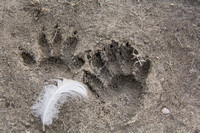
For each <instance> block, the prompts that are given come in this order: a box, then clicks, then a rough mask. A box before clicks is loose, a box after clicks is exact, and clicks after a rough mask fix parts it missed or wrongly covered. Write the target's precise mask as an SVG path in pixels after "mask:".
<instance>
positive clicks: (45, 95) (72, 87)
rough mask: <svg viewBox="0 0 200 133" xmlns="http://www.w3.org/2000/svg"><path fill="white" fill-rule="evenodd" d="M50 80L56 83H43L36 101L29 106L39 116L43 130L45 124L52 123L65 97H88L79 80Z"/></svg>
mask: <svg viewBox="0 0 200 133" xmlns="http://www.w3.org/2000/svg"><path fill="white" fill-rule="evenodd" d="M51 81H55V82H56V83H57V85H54V84H48V85H45V86H44V91H43V92H41V93H40V95H39V97H38V99H37V101H36V102H35V104H34V105H33V106H32V107H31V109H32V112H33V114H34V115H35V116H36V117H40V118H41V121H42V124H43V131H45V125H46V126H49V125H51V124H52V120H53V118H55V117H57V115H58V113H59V109H60V107H61V106H62V104H63V103H64V102H65V101H66V100H67V98H76V97H79V98H87V97H88V94H87V89H86V87H85V86H84V85H83V84H82V83H80V82H77V81H74V80H69V79H65V78H62V79H53V80H51Z"/></svg>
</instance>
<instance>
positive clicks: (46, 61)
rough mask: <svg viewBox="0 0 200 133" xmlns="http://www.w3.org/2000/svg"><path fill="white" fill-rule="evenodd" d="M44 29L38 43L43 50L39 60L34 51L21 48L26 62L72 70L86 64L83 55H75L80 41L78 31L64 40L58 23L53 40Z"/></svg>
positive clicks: (27, 63)
mask: <svg viewBox="0 0 200 133" xmlns="http://www.w3.org/2000/svg"><path fill="white" fill-rule="evenodd" d="M44 29H45V28H43V30H42V32H41V33H40V34H39V38H38V45H39V48H40V50H41V52H40V59H39V60H38V61H36V59H35V56H34V54H32V52H27V51H26V50H24V49H23V50H22V48H21V47H20V48H19V49H20V51H21V57H22V59H23V62H24V64H25V65H29V66H31V65H33V64H35V63H37V64H38V66H40V67H42V68H43V67H44V68H50V67H56V69H60V68H63V67H66V69H70V70H78V69H80V68H81V67H82V66H83V65H84V63H85V60H84V59H83V57H81V55H74V53H75V50H76V45H77V43H78V37H77V36H76V34H77V31H75V32H74V34H73V35H72V36H70V37H68V38H67V39H66V40H63V36H62V33H61V31H60V28H59V26H58V25H56V26H55V27H54V29H55V30H54V32H53V33H52V37H51V40H47V35H46V34H45V31H44Z"/></svg>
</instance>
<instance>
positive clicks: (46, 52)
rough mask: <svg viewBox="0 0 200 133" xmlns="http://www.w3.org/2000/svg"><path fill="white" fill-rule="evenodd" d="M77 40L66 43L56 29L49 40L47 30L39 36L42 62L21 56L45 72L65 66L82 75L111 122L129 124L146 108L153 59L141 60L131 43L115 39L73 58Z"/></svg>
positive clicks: (30, 54) (72, 37)
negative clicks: (146, 94) (119, 119)
mask: <svg viewBox="0 0 200 133" xmlns="http://www.w3.org/2000/svg"><path fill="white" fill-rule="evenodd" d="M76 34H77V33H76ZM78 40H79V39H78V37H77V36H76V35H72V36H70V37H68V38H67V39H66V40H63V36H62V34H61V31H60V29H59V28H58V26H55V31H54V32H53V34H52V40H51V41H49V40H47V36H46V34H45V32H44V31H42V32H41V33H40V34H39V38H38V45H39V47H40V49H41V59H40V60H38V61H36V59H35V57H34V54H32V53H29V52H26V51H24V50H22V51H23V52H22V53H21V57H22V59H23V61H24V64H26V65H29V66H31V65H33V64H36V63H38V66H39V67H44V68H45V69H46V68H51V67H54V68H55V69H61V71H62V70H63V69H62V68H63V67H64V68H66V69H65V70H67V71H70V72H72V74H74V75H75V74H76V72H82V73H83V76H82V77H80V78H81V79H79V80H83V82H84V83H85V84H86V85H87V86H88V88H89V90H90V91H91V93H92V94H93V95H94V96H95V97H96V99H98V100H100V101H101V103H102V105H103V106H101V107H100V108H102V111H103V112H104V113H105V114H107V115H108V116H109V118H110V119H111V120H114V119H117V117H119V116H120V117H121V118H122V119H123V121H126V120H128V119H129V118H130V117H132V116H134V115H135V114H136V113H137V112H138V110H139V109H140V108H141V107H142V105H143V99H144V98H143V97H144V94H145V90H146V89H147V88H146V85H145V79H146V77H147V76H148V73H149V69H150V65H151V62H150V60H149V59H148V58H142V57H140V56H139V52H138V51H137V50H136V49H135V48H133V47H132V46H131V45H130V44H129V43H122V44H121V43H118V42H116V41H114V40H112V42H111V43H110V44H108V45H107V44H104V45H98V48H95V49H94V51H92V50H87V51H83V52H81V53H79V54H78V55H74V53H75V52H76V46H77V44H78ZM85 57H86V58H85ZM83 66H84V67H83ZM86 68H89V69H86ZM107 106H109V107H108V108H107ZM105 108H107V109H106V110H107V111H105ZM108 112H110V113H108ZM111 112H112V113H114V117H112V115H111V114H112V113H111Z"/></svg>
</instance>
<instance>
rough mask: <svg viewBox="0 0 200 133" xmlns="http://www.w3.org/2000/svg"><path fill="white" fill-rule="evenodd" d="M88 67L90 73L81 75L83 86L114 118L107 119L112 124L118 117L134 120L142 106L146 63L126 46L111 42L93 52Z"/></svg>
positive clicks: (147, 68)
mask: <svg viewBox="0 0 200 133" xmlns="http://www.w3.org/2000/svg"><path fill="white" fill-rule="evenodd" d="M89 64H90V67H91V69H92V71H85V72H84V73H85V74H84V77H83V79H84V83H85V84H87V85H88V86H89V88H90V89H91V91H92V93H93V94H94V95H95V96H96V97H97V98H99V99H100V100H102V102H103V103H106V104H108V105H107V106H109V108H110V112H112V113H113V114H115V115H114V116H111V115H110V119H111V120H115V119H117V117H118V116H119V115H120V117H122V118H123V119H124V120H127V119H128V118H129V117H130V116H134V115H135V114H136V112H137V111H138V110H139V109H140V107H141V105H142V103H143V96H144V93H145V90H146V86H145V78H146V77H147V75H148V73H149V69H150V60H149V59H142V58H141V57H140V56H139V54H138V51H137V50H136V49H134V48H133V47H131V46H130V45H129V44H128V43H125V44H119V43H118V42H116V41H112V42H111V44H109V45H103V46H102V47H101V48H100V49H97V50H95V51H94V53H93V54H91V58H90V60H89ZM116 114H118V116H117V115H116ZM127 116H128V117H127Z"/></svg>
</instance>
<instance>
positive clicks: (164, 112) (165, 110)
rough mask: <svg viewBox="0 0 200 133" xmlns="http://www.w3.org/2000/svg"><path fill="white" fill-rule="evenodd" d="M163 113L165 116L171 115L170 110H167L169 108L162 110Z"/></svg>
mask: <svg viewBox="0 0 200 133" xmlns="http://www.w3.org/2000/svg"><path fill="white" fill-rule="evenodd" d="M162 113H163V114H169V113H170V111H169V109H167V108H165V107H164V108H163V109H162Z"/></svg>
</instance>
